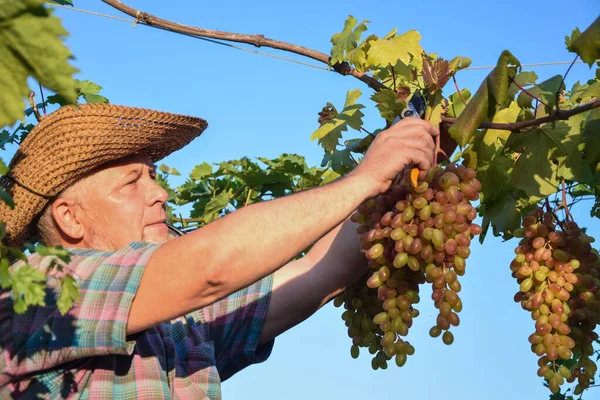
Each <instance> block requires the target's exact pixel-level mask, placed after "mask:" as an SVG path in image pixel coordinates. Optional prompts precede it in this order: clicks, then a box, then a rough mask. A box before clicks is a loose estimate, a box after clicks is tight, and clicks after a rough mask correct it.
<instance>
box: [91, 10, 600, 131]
mask: <svg viewBox="0 0 600 400" xmlns="http://www.w3.org/2000/svg"><path fill="white" fill-rule="evenodd" d="M102 1H103V2H104V3H106V4H108V5H109V6H111V7H113V8H115V9H117V10H119V11H121V12H123V13H125V14H127V15H129V16H130V17H133V18H135V20H136V23H140V24H144V25H147V26H150V27H155V28H160V29H164V30H167V31H170V32H174V33H178V34H183V35H187V36H192V37H203V38H209V39H219V40H224V41H228V42H237V43H246V44H250V45H253V46H256V47H270V48H273V49H277V50H282V51H287V52H290V53H294V54H298V55H301V56H304V57H308V58H311V59H313V60H316V61H319V62H322V63H323V64H326V65H329V61H330V59H331V57H330V56H329V55H327V54H325V53H322V52H319V51H316V50H312V49H309V48H306V47H302V46H298V45H295V44H291V43H286V42H282V41H279V40H274V39H269V38H266V37H265V36H264V35H247V34H241V33H232V32H223V31H215V30H211V29H203V28H198V27H193V26H188V25H183V24H179V23H177V22H173V21H169V20H166V19H162V18H159V17H157V16H155V15H152V14H149V13H147V12H144V11H140V10H136V9H135V8H133V7H130V6H128V5H126V4H124V3H122V2H121V1H119V0H102ZM333 69H334V70H335V71H336V72H338V73H340V74H342V75H352V76H353V77H355V78H357V79H359V80H361V81H362V82H364V83H366V84H367V85H368V86H369V87H371V88H372V89H374V90H376V91H379V90H382V89H387V87H386V86H385V85H384V84H382V83H381V82H379V81H378V80H377V79H375V78H373V77H371V76H369V75H367V74H365V73H363V72H358V71H356V70H355V69H354V68H352V67H351V66H350V65H349V64H348V63H343V64H342V65H339V64H337V65H334V66H333ZM459 94H460V91H459ZM597 107H600V100H595V101H592V102H590V103H587V104H584V105H582V106H579V107H575V108H573V109H571V110H557V111H556V112H555V113H554V114H552V115H548V116H546V117H542V118H537V119H532V120H528V121H521V122H514V123H507V124H502V123H492V122H483V123H481V124H480V125H479V128H485V129H489V128H491V129H502V130H508V131H512V132H518V131H520V130H522V129H524V128H529V127H532V126H537V125H541V124H544V123H547V122H552V121H558V120H566V119H569V118H570V117H572V116H573V115H576V114H579V113H582V112H586V111H589V110H591V109H594V108H597ZM456 120H457V119H456V118H451V117H444V116H442V122H444V123H447V124H452V123H454V122H456Z"/></svg>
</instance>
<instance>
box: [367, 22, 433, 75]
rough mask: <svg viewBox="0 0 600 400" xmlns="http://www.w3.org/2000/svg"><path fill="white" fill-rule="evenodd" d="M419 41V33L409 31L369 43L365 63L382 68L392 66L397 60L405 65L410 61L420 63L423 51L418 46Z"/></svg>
mask: <svg viewBox="0 0 600 400" xmlns="http://www.w3.org/2000/svg"><path fill="white" fill-rule="evenodd" d="M420 39H421V35H420V34H419V32H417V31H415V30H410V31H408V32H406V33H403V34H402V35H400V36H394V37H391V38H389V39H378V40H374V41H372V42H371V43H370V46H371V47H370V48H369V52H368V54H367V63H368V64H369V65H373V66H382V67H387V66H389V65H392V66H394V65H396V62H397V61H398V60H400V61H402V62H403V63H404V64H406V65H408V64H410V63H411V60H412V59H417V60H418V61H417V62H418V63H421V62H422V61H421V52H422V51H423V49H422V48H421V45H420V44H419V40H420ZM419 69H420V68H419Z"/></svg>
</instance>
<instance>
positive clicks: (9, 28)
mask: <svg viewBox="0 0 600 400" xmlns="http://www.w3.org/2000/svg"><path fill="white" fill-rule="evenodd" d="M4 3H5V4H6V6H5V5H4V4H3V7H2V8H5V7H7V9H8V12H7V11H5V10H2V11H0V18H3V19H4V20H3V21H2V24H1V27H0V60H1V62H0V87H2V88H3V90H2V91H0V126H4V125H10V124H12V123H14V122H15V121H17V120H19V119H22V118H23V117H24V109H25V107H24V98H25V97H26V96H27V95H28V94H29V87H28V85H27V78H28V77H29V76H33V77H34V78H35V79H36V80H37V81H38V82H40V84H42V85H43V86H45V87H47V88H49V89H51V90H53V91H55V92H57V93H59V94H61V95H62V96H63V97H64V98H66V99H67V100H69V101H70V102H75V100H76V95H75V82H74V80H73V78H72V75H73V74H74V73H75V72H77V70H76V69H75V68H74V67H73V66H71V65H70V64H69V63H68V61H67V60H68V59H70V58H71V53H70V51H69V49H68V48H67V47H66V46H65V45H64V44H63V41H62V38H63V37H64V36H66V35H67V31H66V30H65V29H64V28H63V27H62V25H61V23H60V20H59V19H58V18H56V17H54V16H51V11H50V10H49V9H47V8H45V7H43V6H42V5H43V2H42V1H40V0H19V1H17V0H9V1H5V2H4ZM15 3H20V4H18V5H15ZM17 9H18V10H20V11H21V12H20V13H19V14H18V15H16V16H15V15H13V14H11V12H12V13H14V12H15V10H17Z"/></svg>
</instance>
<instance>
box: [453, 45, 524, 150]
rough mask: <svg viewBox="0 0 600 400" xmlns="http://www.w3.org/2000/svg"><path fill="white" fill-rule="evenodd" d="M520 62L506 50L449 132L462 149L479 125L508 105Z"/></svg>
mask: <svg viewBox="0 0 600 400" xmlns="http://www.w3.org/2000/svg"><path fill="white" fill-rule="evenodd" d="M518 67H520V63H519V60H517V59H516V58H515V56H513V55H512V54H511V53H510V52H509V51H508V50H504V51H503V52H502V54H501V55H500V58H499V59H498V63H497V64H496V67H495V68H494V69H493V70H492V72H490V74H489V75H488V76H487V78H486V79H485V80H484V81H483V83H482V84H481V86H480V87H479V89H477V92H476V93H475V96H473V100H471V101H470V102H469V104H468V105H467V107H466V108H465V110H464V111H463V112H462V113H461V114H460V116H459V117H458V119H457V120H456V122H455V123H454V124H452V126H451V127H450V129H449V130H448V131H449V133H450V136H452V138H453V139H454V140H456V143H458V144H459V145H460V146H461V147H464V146H465V145H466V144H467V143H468V142H469V139H470V138H471V136H472V135H473V133H474V132H475V130H476V129H477V128H478V127H479V125H480V124H481V123H482V122H483V121H485V120H488V121H489V120H490V119H492V118H493V116H494V114H495V113H496V111H497V108H498V107H504V106H506V105H508V104H507V103H508V101H509V98H508V86H509V82H510V81H511V80H512V79H513V78H514V77H515V75H516V72H517V68H518Z"/></svg>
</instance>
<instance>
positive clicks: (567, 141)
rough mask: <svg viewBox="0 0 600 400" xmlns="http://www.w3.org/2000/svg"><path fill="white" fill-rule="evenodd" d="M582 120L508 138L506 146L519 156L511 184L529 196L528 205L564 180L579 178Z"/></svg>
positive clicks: (580, 170) (541, 197)
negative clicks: (579, 147)
mask: <svg viewBox="0 0 600 400" xmlns="http://www.w3.org/2000/svg"><path fill="white" fill-rule="evenodd" d="M582 119H583V115H581V114H578V115H575V116H573V117H571V118H570V119H569V120H567V121H558V122H555V123H550V124H545V125H543V126H540V127H538V128H537V129H536V130H534V131H531V132H526V133H522V132H521V133H512V134H511V135H510V137H509V139H508V141H507V143H506V146H507V147H508V148H510V149H511V150H512V151H514V152H516V153H519V157H518V159H517V161H516V162H515V166H514V169H513V171H512V174H511V176H512V181H513V182H514V184H515V185H516V186H517V187H518V188H520V189H522V190H524V191H525V192H526V193H527V194H528V195H529V203H530V204H533V203H536V202H538V201H539V200H541V199H543V198H544V197H546V196H548V195H550V194H552V193H555V192H556V190H557V187H558V184H559V183H560V181H561V178H563V177H564V178H565V179H574V180H580V179H582V177H583V170H582V163H583V161H582V156H581V152H580V151H579V149H578V146H579V134H580V125H581V121H582Z"/></svg>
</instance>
